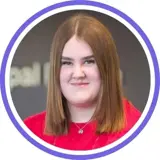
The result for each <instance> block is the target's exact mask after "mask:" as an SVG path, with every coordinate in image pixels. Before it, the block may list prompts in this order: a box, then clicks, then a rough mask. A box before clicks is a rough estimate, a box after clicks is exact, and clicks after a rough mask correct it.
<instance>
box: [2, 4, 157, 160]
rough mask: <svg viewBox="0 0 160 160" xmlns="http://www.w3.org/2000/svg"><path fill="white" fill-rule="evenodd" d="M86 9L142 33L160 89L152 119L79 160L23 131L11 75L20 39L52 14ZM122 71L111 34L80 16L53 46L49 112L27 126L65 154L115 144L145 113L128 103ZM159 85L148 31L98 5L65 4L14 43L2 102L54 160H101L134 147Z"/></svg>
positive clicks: (70, 20) (67, 24) (69, 22)
mask: <svg viewBox="0 0 160 160" xmlns="http://www.w3.org/2000/svg"><path fill="white" fill-rule="evenodd" d="M82 5H83V6H84V5H85V6H88V7H89V6H93V7H97V8H101V9H104V10H106V11H110V12H113V13H114V14H116V15H118V16H119V17H121V18H122V19H124V20H125V21H126V22H127V23H129V24H130V25H131V26H132V27H133V28H134V29H135V30H136V31H137V33H138V34H139V35H140V36H141V38H142V39H143V41H144V43H145V44H146V46H147V48H148V50H149V52H150V56H151V59H152V63H153V68H154V75H155V77H154V78H155V82H154V83H155V86H154V93H153V99H152V102H151V106H150V108H149V110H148V112H147V114H146V117H145V118H144V120H143V121H142V123H141V124H140V125H139V127H137V129H136V130H135V131H134V132H133V133H132V134H131V135H130V136H129V137H128V138H127V139H125V140H124V141H123V142H121V143H119V144H118V145H116V146H114V147H112V148H109V149H107V150H105V151H101V152H99V153H96V152H95V153H93V154H84V153H85V152H84V153H83V152H82V154H79V155H78V154H67V153H61V152H58V151H55V150H53V149H50V148H49V147H46V146H44V145H42V144H41V143H39V142H38V141H36V140H35V139H34V138H32V137H31V136H30V135H29V134H28V133H27V132H26V131H25V130H24V129H23V127H22V126H21V125H20V124H19V123H18V121H17V119H16V118H15V116H14V114H13V112H12V110H11V108H10V106H9V101H8V97H7V93H6V78H5V77H6V76H5V75H6V72H7V70H6V66H7V62H8V58H9V55H10V52H11V50H12V48H13V46H14V44H15V42H16V41H17V39H18V37H19V36H20V35H21V34H22V32H23V31H24V30H25V29H26V28H27V27H28V26H29V25H30V24H31V23H33V22H34V21H35V20H36V19H38V18H39V17H41V16H43V15H45V14H47V13H48V12H50V11H53V10H56V9H59V8H63V7H69V6H73V7H74V6H75V7H76V6H82ZM64 35H65V36H64ZM119 68H120V67H119V59H118V56H117V52H116V46H115V43H114V40H113V38H112V35H111V33H110V32H109V31H108V29H107V28H106V27H105V26H104V25H103V24H101V23H100V22H99V21H98V20H97V19H95V18H94V17H91V16H89V15H87V14H83V13H79V14H75V15H73V16H71V17H69V18H68V19H67V20H66V21H65V22H64V23H63V24H62V25H61V26H60V27H59V28H58V30H57V32H56V34H55V36H54V39H53V42H52V47H51V53H50V73H49V83H48V93H47V108H46V111H45V112H42V113H40V114H37V115H34V116H31V117H28V118H27V119H26V120H25V121H24V122H25V124H26V125H27V126H28V128H29V129H30V130H31V131H33V133H35V135H37V136H38V137H40V138H41V139H43V140H44V141H46V142H48V143H50V144H53V145H54V146H56V147H59V148H63V149H68V150H78V151H83V150H92V149H97V148H100V147H104V146H106V145H108V144H110V143H112V142H114V141H115V140H117V139H119V138H120V137H122V136H123V135H124V134H125V133H127V132H128V130H130V129H131V128H132V126H133V125H134V124H135V123H136V122H137V120H138V119H139V117H140V116H141V114H140V112H139V111H138V110H137V109H136V108H135V107H134V106H133V105H132V104H131V103H130V102H129V101H128V100H127V99H125V98H123V94H122V91H121V90H122V89H121V81H120V72H119ZM159 85H160V82H159V66H158V62H157V58H156V54H155V51H154V49H153V47H152V45H151V43H150V41H149V39H148V38H147V36H146V34H145V33H144V32H143V30H142V29H141V28H140V27H139V26H138V25H137V24H136V23H135V22H134V21H133V20H132V19H131V18H129V17H128V16H127V15H126V14H124V13H122V12H121V11H119V10H117V9H115V8H113V7H111V6H108V5H106V4H103V3H99V2H94V1H66V2H61V3H57V4H54V5H52V6H49V7H47V8H45V9H43V10H41V11H39V12H38V13H36V14H35V15H33V16H32V17H31V18H30V19H28V20H27V21H26V22H25V23H24V24H23V25H22V26H21V27H20V28H19V29H18V30H17V32H16V33H15V34H14V36H13V37H12V39H11V41H10V42H9V44H8V46H7V49H6V52H5V54H4V57H3V61H2V66H1V92H2V98H3V102H4V105H5V108H6V111H7V113H8V115H9V117H10V119H11V120H12V122H13V124H14V125H15V127H16V128H17V129H18V130H19V132H20V133H21V134H22V135H23V136H24V137H25V138H26V139H27V140H28V141H30V143H32V144H33V145H35V146H36V147H38V148H40V149H41V150H43V151H45V152H47V153H49V154H51V155H54V156H57V157H62V158H66V159H94V158H99V157H103V156H106V155H109V154H111V153H113V152H115V151H117V150H119V149H121V148H122V147H124V146H126V145H127V144H128V143H130V142H131V141H132V140H133V139H134V138H135V137H136V136H137V135H138V134H139V133H140V132H141V131H142V129H143V128H144V127H145V126H146V124H147V122H148V121H149V119H150V117H151V116H152V113H153V111H154V109H155V107H156V103H157V98H158V94H159ZM112 97H114V99H113V98H112ZM106 106H107V107H106ZM125 117H127V118H128V119H127V118H126V119H125ZM126 121H127V123H126ZM79 140H80V141H79Z"/></svg>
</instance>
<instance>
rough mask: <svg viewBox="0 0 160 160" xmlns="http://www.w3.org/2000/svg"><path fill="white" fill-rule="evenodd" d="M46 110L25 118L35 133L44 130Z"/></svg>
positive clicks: (27, 124)
mask: <svg viewBox="0 0 160 160" xmlns="http://www.w3.org/2000/svg"><path fill="white" fill-rule="evenodd" d="M45 116H46V112H45V111H43V112H40V113H37V114H34V115H32V116H29V117H27V118H26V119H24V123H25V125H26V126H27V127H28V128H29V129H30V130H31V131H32V132H34V133H36V132H39V133H40V132H43V130H44V126H45Z"/></svg>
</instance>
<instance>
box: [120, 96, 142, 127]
mask: <svg viewBox="0 0 160 160" xmlns="http://www.w3.org/2000/svg"><path fill="white" fill-rule="evenodd" d="M123 104H124V113H125V119H126V123H127V128H128V129H130V128H131V127H133V126H134V125H135V123H136V122H137V121H138V120H139V118H140V116H141V112H140V111H139V110H138V109H137V108H136V107H135V106H134V105H133V104H132V102H131V101H129V100H127V99H125V98H124V100H123Z"/></svg>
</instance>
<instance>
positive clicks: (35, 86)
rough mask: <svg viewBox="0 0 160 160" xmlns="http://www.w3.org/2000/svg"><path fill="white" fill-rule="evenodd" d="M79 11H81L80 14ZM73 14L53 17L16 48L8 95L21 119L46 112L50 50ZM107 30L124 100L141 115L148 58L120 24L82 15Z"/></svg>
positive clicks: (99, 15)
mask: <svg viewBox="0 0 160 160" xmlns="http://www.w3.org/2000/svg"><path fill="white" fill-rule="evenodd" d="M81 11H82V10H81ZM75 12H78V10H76V11H66V12H62V13H59V14H56V15H53V16H51V17H49V18H47V19H45V20H43V21H42V22H40V23H39V24H37V25H36V26H35V27H34V28H32V29H31V31H30V32H29V33H28V34H27V35H26V36H25V37H24V39H23V40H22V41H21V43H20V45H19V46H18V48H17V50H16V53H15V56H14V58H13V61H12V66H11V73H10V74H11V79H10V86H11V95H12V99H13V103H14V105H15V107H16V109H17V112H18V114H19V115H20V117H21V118H22V119H24V118H26V117H27V116H30V115H32V114H35V113H38V112H41V111H43V110H45V108H46V93H47V92H46V91H47V80H48V67H49V53H50V46H51V42H52V39H53V36H54V33H55V32H56V30H57V28H58V26H59V25H60V24H61V23H62V22H63V21H64V20H65V19H66V18H67V17H69V16H71V15H72V14H74V13H75ZM85 12H87V13H88V14H91V15H92V16H94V17H96V18H98V20H100V21H101V22H102V23H103V24H104V25H106V26H107V27H108V29H109V30H110V32H111V33H112V35H113V38H114V40H115V43H116V46H117V51H118V55H119V58H120V63H121V71H122V73H123V90H124V94H125V96H126V97H127V98H128V99H129V100H130V101H131V102H132V103H133V104H134V105H135V106H136V107H137V108H138V109H139V110H140V111H141V112H142V111H143V109H144V107H145V105H146V102H147V99H148V95H149V87H150V72H149V65H148V61H147V57H146V55H145V52H144V50H143V48H142V47H141V44H140V43H139V42H138V40H137V38H136V37H135V36H134V35H133V34H132V32H130V31H129V29H128V28H126V27H125V26H124V25H123V24H121V23H120V22H119V21H117V20H115V19H113V18H111V17H109V16H107V15H105V14H102V13H98V12H95V11H85Z"/></svg>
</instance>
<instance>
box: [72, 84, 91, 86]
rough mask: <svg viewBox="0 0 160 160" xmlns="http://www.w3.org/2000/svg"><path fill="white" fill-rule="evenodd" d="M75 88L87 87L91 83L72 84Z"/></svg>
mask: <svg viewBox="0 0 160 160" xmlns="http://www.w3.org/2000/svg"><path fill="white" fill-rule="evenodd" d="M71 84H72V85H74V86H87V85H88V84H89V83H71Z"/></svg>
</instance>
